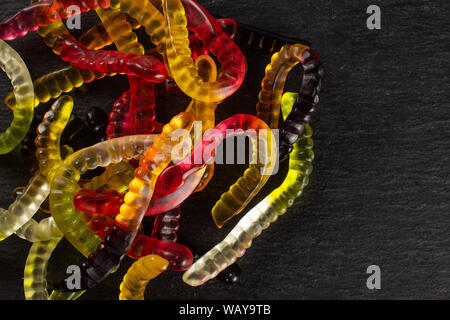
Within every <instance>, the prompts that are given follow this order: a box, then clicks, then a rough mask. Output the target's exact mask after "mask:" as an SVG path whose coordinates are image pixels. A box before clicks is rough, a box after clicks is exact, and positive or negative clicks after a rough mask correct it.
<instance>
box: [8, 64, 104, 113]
mask: <svg viewBox="0 0 450 320" xmlns="http://www.w3.org/2000/svg"><path fill="white" fill-rule="evenodd" d="M104 76H105V74H100V73H93V72H91V71H89V70H81V69H78V68H76V67H73V66H68V67H63V68H61V69H58V70H56V71H53V72H51V73H48V74H46V75H44V76H42V77H39V78H38V79H36V80H35V81H34V82H33V86H34V92H35V101H34V107H37V106H38V105H39V104H40V103H45V102H48V101H49V100H50V99H52V98H58V97H59V96H61V94H62V93H64V92H69V91H71V90H73V89H74V88H78V87H81V86H82V85H83V84H84V83H90V82H92V81H94V80H95V79H100V78H103V77H104ZM5 104H6V105H7V106H8V107H9V108H10V109H14V108H15V106H16V98H15V96H14V94H13V93H10V94H9V95H8V96H7V97H6V98H5Z"/></svg>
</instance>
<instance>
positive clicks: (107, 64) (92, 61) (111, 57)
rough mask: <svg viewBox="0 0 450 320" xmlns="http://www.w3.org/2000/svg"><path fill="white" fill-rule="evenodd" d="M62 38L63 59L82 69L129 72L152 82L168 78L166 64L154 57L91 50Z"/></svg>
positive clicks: (130, 74) (128, 73)
mask: <svg viewBox="0 0 450 320" xmlns="http://www.w3.org/2000/svg"><path fill="white" fill-rule="evenodd" d="M60 40H61V42H62V49H61V59H62V60H64V61H66V62H69V63H70V64H71V65H73V66H76V67H78V68H80V69H88V70H91V71H98V72H103V73H108V72H114V73H121V74H127V75H129V76H137V77H140V78H142V79H144V80H147V81H151V82H162V81H164V80H165V79H166V78H167V71H166V68H165V66H164V64H163V63H162V62H160V61H159V60H158V59H156V58H154V57H150V56H137V55H134V54H128V53H124V52H118V51H103V50H97V51H95V50H89V49H85V48H83V47H82V46H81V44H78V43H76V42H75V41H73V40H69V39H64V38H60Z"/></svg>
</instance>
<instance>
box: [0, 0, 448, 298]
mask: <svg viewBox="0 0 450 320" xmlns="http://www.w3.org/2000/svg"><path fill="white" fill-rule="evenodd" d="M27 2H28V1H25V0H20V1H19V0H15V1H12V0H4V1H2V4H1V5H0V8H1V13H0V18H1V19H2V20H3V19H5V18H6V17H9V16H11V15H13V14H14V13H15V12H16V11H17V10H18V9H20V8H22V7H23V6H25V5H26V3H27ZM201 3H203V4H204V5H205V6H206V8H208V9H210V10H211V12H212V13H214V14H219V15H221V16H228V17H232V18H235V19H237V20H239V21H241V22H243V23H246V24H248V25H253V26H255V27H259V28H263V29H267V30H272V31H274V32H277V33H282V34H285V35H287V36H290V37H300V38H304V39H307V40H309V41H311V42H312V44H313V48H314V49H316V50H317V51H318V52H319V53H320V55H321V57H322V59H323V62H324V64H325V68H326V81H325V89H324V91H323V94H322V95H321V102H320V112H319V114H318V115H317V116H316V118H315V121H314V124H313V125H314V129H315V143H316V147H315V152H316V155H317V157H316V161H315V171H314V174H313V175H312V179H311V184H310V186H309V187H308V189H307V190H306V192H305V194H304V196H303V198H302V199H301V200H300V201H298V202H297V203H296V205H295V206H294V207H293V208H291V209H290V211H289V212H288V214H287V215H285V216H283V217H282V218H281V219H279V221H278V222H277V223H275V224H274V225H273V226H272V227H271V228H270V229H268V230H267V231H265V232H264V233H263V234H262V236H261V237H260V238H258V239H257V240H256V241H255V242H254V245H253V247H252V248H251V250H249V251H248V253H247V254H246V256H245V257H244V258H243V259H242V260H240V262H239V264H240V266H241V267H242V269H243V275H242V277H241V281H240V282H239V283H238V284H235V285H232V286H228V285H225V284H223V283H221V282H218V281H211V282H209V283H207V284H206V285H204V286H202V287H199V288H192V287H189V286H187V285H185V284H184V283H183V282H182V281H181V273H175V272H167V273H166V274H163V275H162V276H161V277H159V278H158V279H156V280H154V281H152V282H151V284H150V286H149V288H148V291H147V293H148V298H150V299H305V298H340V299H342V298H344V299H347V298H365V299H366V298H368V299H372V298H374V299H377V298H449V296H450V295H449V287H450V254H449V250H448V248H449V246H450V235H449V232H448V231H449V226H450V219H449V218H448V214H449V211H450V196H449V190H450V185H449V174H450V165H449V164H448V161H447V156H448V154H449V152H448V150H449V149H450V129H449V124H450V116H449V114H450V113H449V111H448V107H449V102H448V101H450V90H449V83H450V81H449V80H450V79H449V78H450V77H449V66H448V65H449V62H450V48H449V43H450V39H449V37H450V31H449V29H448V13H449V12H450V3H449V2H448V1H444V0H441V1H418V0H413V1H411V0H410V1H400V0H395V1H394V0H393V1H377V4H378V5H380V6H381V9H382V30H379V31H370V30H368V29H367V28H366V18H367V15H366V8H367V6H368V5H370V4H373V1H356V0H354V1H349V0H343V1H331V0H315V1H299V0H278V1H273V0H271V1H269V0H246V1H233V2H230V1H225V0H210V1H207V0H203V1H201ZM93 17H94V16H93V15H90V16H89V17H88V16H86V17H84V18H83V20H82V22H83V28H84V29H86V28H88V27H89V26H90V25H92V23H93V22H94V20H93ZM10 44H11V45H12V46H13V47H14V48H15V49H16V50H17V51H18V52H19V53H20V54H21V55H22V57H23V59H24V60H25V61H26V63H27V65H28V67H29V69H30V72H31V75H32V77H33V78H35V77H37V76H40V75H42V74H44V73H46V72H49V71H50V70H54V69H56V68H57V67H58V66H61V65H63V64H62V63H61V62H60V61H59V60H58V58H57V57H55V56H53V55H52V53H51V52H50V50H49V49H48V48H46V47H45V45H44V44H43V43H42V41H41V39H40V38H39V37H38V36H37V35H36V34H35V33H33V34H30V35H28V36H26V37H25V38H22V39H18V40H15V41H11V42H10ZM248 58H249V61H250V70H249V74H248V76H247V79H246V83H245V84H244V86H243V87H242V88H241V89H240V90H239V92H238V93H237V94H236V95H235V96H233V97H232V98H230V99H229V100H227V101H226V102H225V103H224V104H223V105H221V106H220V108H219V110H218V120H222V119H225V118H226V117H228V116H230V115H232V114H234V113H237V112H240V113H254V105H255V103H256V101H257V93H258V91H259V83H260V80H261V78H262V76H263V73H264V66H265V64H266V63H267V62H268V59H269V57H268V56H265V55H250V54H248ZM0 85H1V87H0V90H1V91H0V92H1V96H2V97H4V96H5V95H6V94H7V93H8V92H9V91H10V89H11V88H10V84H9V82H8V81H7V79H6V77H5V76H3V77H2V78H1V79H0ZM126 86H127V81H126V78H125V77H116V78H115V79H106V80H101V81H98V82H96V83H93V84H91V85H88V86H86V89H85V90H78V91H77V94H76V96H75V99H76V113H77V114H80V115H83V111H85V110H86V108H87V107H89V106H94V105H96V106H100V107H102V108H104V109H105V110H108V109H109V108H110V106H111V104H112V102H113V101H114V100H115V99H117V98H118V97H119V95H120V92H122V91H123V90H125V89H126ZM288 87H289V88H291V89H292V88H296V83H295V77H293V76H292V77H291V76H290V79H289V85H288ZM188 101H189V100H188V99H187V98H185V97H173V98H164V99H160V100H159V102H158V117H159V118H160V119H162V120H164V121H166V120H168V119H170V117H171V116H172V115H174V114H175V113H176V112H177V111H181V110H182V109H183V108H184V107H185V106H186V104H187V102H188ZM2 110H3V112H2V116H1V117H0V128H2V130H3V129H4V128H6V126H7V124H8V123H9V121H10V113H9V112H8V111H7V109H6V108H3V109H2ZM241 170H243V167H239V168H234V169H233V170H230V168H227V170H225V168H224V167H221V168H218V170H217V175H216V179H215V180H214V182H213V183H212V184H211V185H210V186H209V187H208V189H207V190H206V191H205V192H203V193H201V194H197V195H195V196H193V197H192V198H190V199H189V200H188V201H187V202H186V203H185V204H184V206H183V211H184V216H183V220H182V230H181V232H180V238H181V241H183V242H185V243H189V244H190V245H193V246H201V247H202V246H203V247H205V248H208V247H210V246H212V245H213V244H215V243H216V242H217V241H219V240H221V239H222V238H223V237H224V235H225V234H226V232H227V231H229V230H230V228H231V227H232V226H231V225H230V226H229V227H227V228H224V229H223V230H216V229H215V227H214V225H213V223H212V221H211V219H210V217H209V210H210V208H211V207H212V205H213V204H214V202H215V200H216V199H217V198H218V197H219V195H220V194H221V192H223V191H225V190H226V189H227V188H228V186H229V185H230V183H231V182H232V181H233V179H232V178H235V177H236V178H237V177H238V176H239V174H240V173H241V172H242V171H241ZM0 172H1V175H2V180H1V181H2V185H3V187H2V188H1V189H0V206H1V207H4V208H6V207H7V206H8V205H9V204H10V202H11V196H10V192H11V190H12V189H13V188H14V187H16V186H18V185H24V184H25V183H26V181H27V179H28V177H27V174H26V172H25V170H24V169H23V168H22V166H21V159H20V154H19V153H18V152H17V150H16V151H15V152H12V153H11V154H8V155H4V156H1V157H0ZM279 180H280V179H278V180H277V179H273V180H271V181H270V183H269V185H268V187H267V188H265V189H264V193H265V194H267V192H269V191H270V189H271V188H273V187H276V186H277V184H278V182H279ZM260 198H261V197H260ZM234 221H236V220H234ZM232 224H233V223H232ZM29 247H30V245H29V244H28V243H26V242H24V241H22V240H21V239H18V238H17V237H14V236H13V237H10V238H9V239H7V240H5V241H3V243H1V244H0V275H1V276H0V284H1V285H0V298H1V299H23V297H24V296H23V288H22V276H23V267H24V263H25V259H26V255H27V251H28V249H29ZM79 261H81V257H80V256H79V255H77V253H76V252H75V250H74V249H72V248H71V246H70V245H69V244H68V243H67V242H65V241H63V242H62V243H61V244H60V245H59V246H58V248H57V250H56V251H55V254H54V256H53V257H52V259H51V260H50V265H49V273H50V275H49V281H51V275H52V274H54V273H55V272H56V271H57V270H58V269H59V268H61V267H62V266H64V265H66V264H67V263H76V262H79ZM371 264H376V265H379V266H380V267H381V270H382V289H381V290H379V291H376V292H373V291H369V290H368V289H367V288H366V285H365V283H366V277H367V275H366V273H365V272H366V268H367V267H368V266H369V265H371ZM128 265H130V260H126V261H125V262H124V263H123V266H122V267H121V268H120V270H119V271H118V272H117V273H115V274H114V275H112V276H110V277H109V278H108V279H107V281H105V282H104V283H103V284H101V285H100V286H99V287H97V288H95V289H93V290H91V291H90V292H88V293H87V294H86V295H85V296H84V297H83V299H116V298H117V296H118V286H119V283H120V281H121V279H122V277H123V275H124V273H125V271H126V267H127V266H128Z"/></svg>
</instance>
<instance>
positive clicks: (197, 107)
mask: <svg viewBox="0 0 450 320" xmlns="http://www.w3.org/2000/svg"><path fill="white" fill-rule="evenodd" d="M195 66H196V67H197V69H198V73H199V75H200V77H201V78H202V79H203V81H205V82H208V83H210V82H214V81H216V80H217V66H216V63H215V62H214V60H213V59H212V58H211V57H210V56H208V55H201V56H199V57H198V58H197V60H195ZM216 108H217V102H203V101H199V100H195V99H193V100H192V101H191V103H190V104H189V106H188V108H187V109H186V111H188V112H192V113H193V114H194V116H195V119H196V120H197V121H201V123H202V134H204V133H205V132H206V131H208V130H210V129H213V128H214V126H215V124H216V116H215V112H216ZM196 138H197V137H195V138H194V141H196V140H197V139H196ZM199 139H201V137H199ZM213 175H214V164H208V166H207V168H206V170H205V173H204V174H203V177H202V180H201V181H200V182H199V185H198V186H197V188H196V189H195V190H194V192H199V191H201V190H203V189H205V188H206V186H207V185H208V183H209V181H211V179H212V178H213Z"/></svg>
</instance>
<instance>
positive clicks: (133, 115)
mask: <svg viewBox="0 0 450 320" xmlns="http://www.w3.org/2000/svg"><path fill="white" fill-rule="evenodd" d="M128 81H129V82H130V93H131V100H130V108H129V110H130V119H131V126H130V128H131V132H130V134H132V135H136V134H150V133H153V132H154V130H155V124H154V120H155V117H156V113H155V85H154V84H153V83H151V82H149V81H145V80H143V79H141V78H138V77H132V76H130V77H128Z"/></svg>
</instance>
